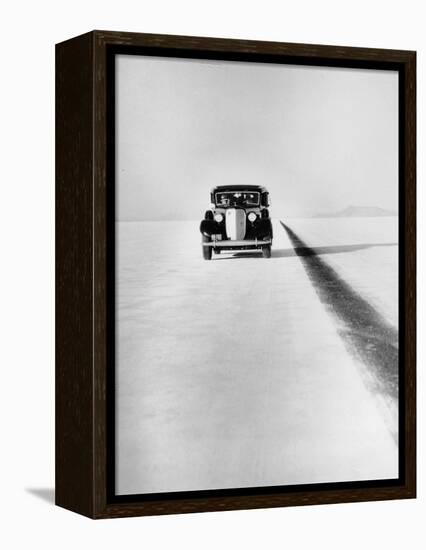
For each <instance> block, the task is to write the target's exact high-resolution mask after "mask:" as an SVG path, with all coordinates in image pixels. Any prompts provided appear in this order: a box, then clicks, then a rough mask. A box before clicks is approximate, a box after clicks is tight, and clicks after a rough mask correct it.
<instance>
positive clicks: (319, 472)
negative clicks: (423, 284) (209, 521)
mask: <svg viewBox="0 0 426 550" xmlns="http://www.w3.org/2000/svg"><path fill="white" fill-rule="evenodd" d="M286 223H287V224H288V225H289V226H290V227H292V229H293V230H294V231H297V232H298V234H299V236H300V237H301V238H303V239H304V240H305V241H306V242H307V243H308V244H309V246H318V247H340V246H347V245H353V244H379V243H387V244H389V245H390V246H375V247H369V248H362V249H359V250H353V251H352V250H349V251H345V252H338V249H336V248H332V249H331V251H329V252H328V253H327V252H326V251H325V252H324V251H323V252H324V253H323V254H322V258H323V259H324V260H325V261H327V262H329V263H330V265H332V266H333V267H334V268H335V269H336V270H337V271H338V272H339V274H340V275H341V276H342V277H343V278H344V279H345V280H347V281H348V282H350V284H351V285H353V287H354V288H355V289H356V290H357V291H359V292H361V293H362V294H363V296H364V297H366V298H367V299H368V300H369V301H371V303H373V304H374V305H375V307H377V308H378V309H379V310H380V312H381V313H382V315H384V316H385V317H386V319H387V320H388V321H390V322H392V323H393V324H394V325H395V326H396V315H397V310H396V293H397V279H396V265H397V264H396V258H397V246H395V245H393V244H392V243H396V242H397V241H396V237H397V236H396V233H395V226H396V218H382V219H364V220H361V223H360V220H354V219H352V220H347V219H346V220H340V219H337V220H325V219H319V220H286ZM198 224H199V222H167V223H164V222H140V223H139V222H138V223H126V222H121V223H118V224H117V245H118V273H117V321H118V338H117V375H116V377H117V380H116V383H117V409H116V412H117V426H116V430H117V449H116V457H117V470H116V484H117V485H116V490H117V493H118V494H129V493H149V492H161V491H182V490H200V489H214V488H225V487H247V486H266V485H285V484H301V483H316V482H331V481H346V480H351V481H352V480H364V479H380V478H393V477H397V475H398V451H397V445H396V443H395V441H394V439H393V438H392V436H391V432H392V427H390V426H389V418H388V417H387V415H386V414H385V413H384V410H383V406H382V405H383V404H382V403H380V402H379V400H378V398H377V397H376V396H374V395H373V394H372V393H370V391H369V390H368V389H367V386H366V385H365V383H364V381H363V376H362V368H360V365H359V364H357V362H356V360H355V359H354V358H353V357H352V356H351V355H350V354H349V353H348V351H347V349H346V348H345V346H344V344H343V342H342V340H341V338H340V337H339V335H338V333H337V327H336V326H335V322H334V320H333V318H332V316H331V315H330V313H329V312H327V311H326V309H325V308H324V306H323V304H322V303H321V302H320V300H319V298H318V295H317V293H316V291H315V289H314V288H313V286H312V284H311V282H310V280H309V278H308V276H307V274H306V272H305V269H304V267H303V265H302V262H301V259H300V257H298V256H297V255H295V254H294V252H293V247H292V245H291V243H290V241H289V239H288V237H287V235H286V233H285V231H284V230H283V229H282V228H281V226H280V225H279V223H278V221H276V222H274V232H275V233H274V245H273V257H272V258H271V259H270V260H265V259H263V258H260V257H253V255H252V256H251V257H250V256H248V257H247V256H244V255H243V254H242V253H240V254H239V255H237V256H236V257H235V256H233V255H231V254H222V255H220V256H214V259H213V260H212V261H211V262H206V261H203V260H202V258H201V247H200V234H199V231H198ZM393 428H394V429H395V426H394V427H393Z"/></svg>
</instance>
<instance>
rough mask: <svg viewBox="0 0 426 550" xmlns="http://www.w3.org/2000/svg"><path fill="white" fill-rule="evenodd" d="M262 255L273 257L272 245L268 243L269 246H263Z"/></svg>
mask: <svg viewBox="0 0 426 550" xmlns="http://www.w3.org/2000/svg"><path fill="white" fill-rule="evenodd" d="M262 255H263V257H264V258H270V257H271V245H270V244H268V245H267V246H264V247H263V248H262Z"/></svg>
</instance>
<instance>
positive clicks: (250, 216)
mask: <svg viewBox="0 0 426 550" xmlns="http://www.w3.org/2000/svg"><path fill="white" fill-rule="evenodd" d="M247 217H248V219H249V222H252V223H253V222H254V220H255V219H256V218H257V216H256V214H255V212H250V214H249V215H248V216H247Z"/></svg>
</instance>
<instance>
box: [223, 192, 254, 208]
mask: <svg viewBox="0 0 426 550" xmlns="http://www.w3.org/2000/svg"><path fill="white" fill-rule="evenodd" d="M258 205H259V193H257V192H250V193H249V192H245V191H243V192H239V191H238V192H231V191H226V192H225V193H216V206H224V207H226V206H258Z"/></svg>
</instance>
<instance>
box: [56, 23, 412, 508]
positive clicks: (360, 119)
mask: <svg viewBox="0 0 426 550" xmlns="http://www.w3.org/2000/svg"><path fill="white" fill-rule="evenodd" d="M56 98H57V99H56V197H57V198H56V201H57V202H56V265H57V268H56V296H57V318H56V349H57V352H56V502H57V504H58V505H59V506H62V507H65V508H68V509H70V510H73V511H75V512H78V513H81V514H84V515H86V516H89V517H92V518H110V517H122V516H135V515H136V516H139V515H140V516H142V515H153V514H170V513H186V512H202V511H214V510H234V509H248V508H265V507H277V506H288V505H305V504H327V503H337V502H352V501H372V500H385V499H397V498H414V497H415V494H416V462H415V457H416V440H415V426H416V424H415V422H416V420H415V419H416V396H415V350H416V345H415V338H416V330H415V328H416V327H415V325H416V317H415V315H416V314H415V290H416V286H415V285H416V281H415V277H416V276H415V273H416V264H415V262H416V259H415V229H416V204H415V181H416V56H415V52H411V51H399V50H377V49H368V48H347V47H340V46H339V47H337V46H316V45H306V44H288V43H273V42H254V41H246V40H229V39H218V38H195V37H182V36H164V35H153V34H135V33H121V32H104V31H93V32H90V33H88V34H85V35H82V36H79V37H76V38H73V39H71V40H68V41H65V42H62V43H60V44H58V45H57V46H56Z"/></svg>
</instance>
